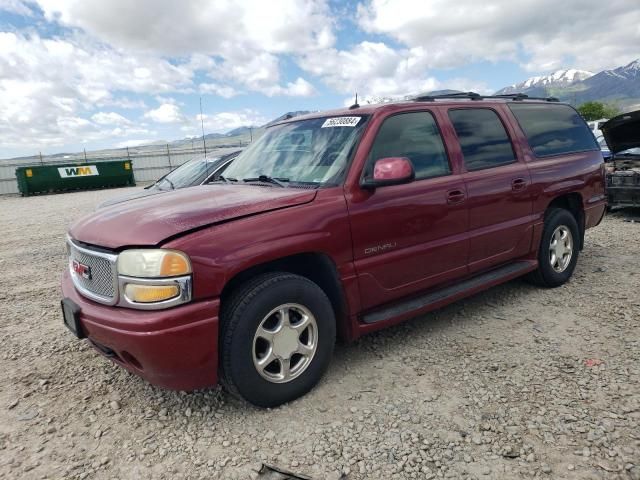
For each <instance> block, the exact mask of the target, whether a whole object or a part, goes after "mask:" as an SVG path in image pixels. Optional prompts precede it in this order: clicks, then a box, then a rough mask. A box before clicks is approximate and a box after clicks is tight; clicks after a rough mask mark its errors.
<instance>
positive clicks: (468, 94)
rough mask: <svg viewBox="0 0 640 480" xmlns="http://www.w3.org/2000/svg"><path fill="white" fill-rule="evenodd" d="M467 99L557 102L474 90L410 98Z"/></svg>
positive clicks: (552, 99)
mask: <svg viewBox="0 0 640 480" xmlns="http://www.w3.org/2000/svg"><path fill="white" fill-rule="evenodd" d="M448 98H450V99H469V100H485V99H493V98H502V99H506V100H513V101H514V102H518V101H522V100H543V101H545V102H559V101H560V100H559V99H557V98H556V97H530V96H529V95H527V94H525V93H509V94H504V95H480V94H479V93H476V92H458V93H445V94H442V95H420V96H419V97H415V98H413V99H412V100H413V101H414V102H434V101H436V100H443V99H448Z"/></svg>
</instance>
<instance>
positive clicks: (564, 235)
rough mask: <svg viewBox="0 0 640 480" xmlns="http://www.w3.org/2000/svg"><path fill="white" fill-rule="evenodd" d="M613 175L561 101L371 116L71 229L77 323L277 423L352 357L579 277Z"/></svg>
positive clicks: (70, 282) (282, 127) (136, 365)
mask: <svg viewBox="0 0 640 480" xmlns="http://www.w3.org/2000/svg"><path fill="white" fill-rule="evenodd" d="M605 206H606V198H605V191H604V163H603V158H602V154H601V152H600V148H599V146H598V144H597V143H596V141H595V138H594V136H593V134H592V133H591V131H590V130H589V128H588V127H587V125H586V124H585V122H584V120H583V119H582V118H581V117H580V115H579V114H578V113H577V112H576V111H575V109H573V108H572V107H571V106H569V105H566V104H562V103H559V102H558V101H556V100H555V99H530V98H528V97H527V96H526V95H521V94H518V95H513V96H501V97H482V96H480V95H478V94H475V93H464V94H451V95H443V96H421V97H418V98H416V99H414V100H412V101H405V102H401V103H389V104H383V105H366V106H362V107H360V106H359V105H357V104H356V105H353V106H351V107H350V108H345V109H340V110H334V111H328V112H319V113H314V114H310V115H306V116H302V117H296V118H293V119H289V120H285V121H283V122H280V123H278V124H276V125H273V126H270V127H269V128H267V129H266V131H265V133H264V135H263V136H262V137H261V138H260V139H258V140H257V141H255V142H254V143H252V144H251V145H250V146H249V147H247V149H246V150H244V151H243V152H242V153H241V154H240V155H238V157H237V158H236V159H235V160H234V161H233V163H232V164H231V165H229V166H228V167H227V169H226V170H225V171H224V172H223V175H219V176H218V178H217V179H216V180H215V181H213V182H209V183H207V184H205V185H201V186H198V187H194V188H185V189H181V190H172V191H170V192H166V193H164V194H163V195H157V196H152V197H146V198H139V199H134V200H131V201H127V202H123V203H120V204H116V205H112V206H107V207H104V208H102V209H100V210H97V211H95V212H93V213H92V214H90V215H88V216H86V217H84V218H82V219H80V220H78V221H77V222H76V223H75V224H74V225H73V226H72V227H71V229H70V230H69V234H68V238H67V247H68V251H69V265H68V268H67V269H65V272H64V274H63V278H62V291H63V296H64V299H63V300H62V310H63V319H64V323H65V324H66V326H67V327H68V328H69V329H70V330H71V331H72V332H73V333H74V334H75V335H76V336H77V337H78V338H86V339H88V340H89V341H90V342H91V344H92V345H93V346H94V347H95V348H96V350H97V351H98V352H100V353H102V354H103V355H105V356H106V357H108V358H110V359H111V360H112V361H114V362H116V363H117V364H119V365H121V366H123V367H124V368H126V369H128V370H130V371H131V372H134V373H136V374H138V375H140V376H142V377H144V378H145V379H147V380H148V381H150V382H151V383H154V384H156V385H159V386H162V387H166V388H172V389H179V390H193V389H197V388H204V387H209V386H212V385H215V384H216V383H217V382H218V381H220V382H221V383H222V384H223V385H224V386H225V387H226V389H227V390H228V391H229V392H231V393H232V394H235V395H237V396H239V397H242V398H244V399H246V400H248V401H249V402H251V403H253V404H255V405H259V406H263V407H272V406H276V405H280V404H282V403H284V402H288V401H290V400H293V399H295V398H297V397H299V396H301V395H304V394H305V393H306V392H308V391H309V390H310V389H311V388H313V386H314V385H316V383H317V382H318V381H319V379H320V378H321V377H322V375H323V373H324V372H325V371H326V369H327V367H328V365H329V362H330V359H331V356H332V352H333V347H334V343H335V341H336V338H337V337H339V338H342V339H344V340H347V341H349V340H354V339H357V338H358V337H360V336H361V335H364V334H366V333H368V332H372V331H375V330H378V329H381V328H384V327H388V326H390V325H394V324H396V323H398V322H401V321H403V320H406V319H408V318H411V317H415V316H417V315H420V314H424V313H425V312H428V311H431V310H434V309H436V308H440V307H442V306H444V305H446V304H449V303H451V302H453V301H456V300H458V299H461V298H464V297H467V296H469V295H472V294H475V293H478V292H480V291H482V290H484V289H487V288H489V287H492V286H494V285H498V284H500V283H502V282H506V281H509V280H511V279H514V278H517V277H520V276H523V275H527V276H528V278H530V280H531V281H533V282H534V283H536V284H537V285H540V286H543V287H548V288H549V287H558V286H560V285H562V284H564V283H565V282H567V281H568V280H569V278H570V277H571V275H572V273H573V271H574V268H575V266H576V262H577V261H578V255H579V252H580V250H581V249H582V248H583V244H584V238H585V236H584V233H585V230H586V229H588V228H590V227H594V226H596V225H598V223H599V222H600V221H601V220H602V218H603V216H604V211H605Z"/></svg>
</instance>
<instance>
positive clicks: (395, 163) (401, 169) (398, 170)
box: [360, 157, 416, 188]
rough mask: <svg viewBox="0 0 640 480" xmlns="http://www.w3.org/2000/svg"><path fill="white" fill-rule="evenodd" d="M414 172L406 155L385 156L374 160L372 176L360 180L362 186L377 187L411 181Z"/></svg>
mask: <svg viewBox="0 0 640 480" xmlns="http://www.w3.org/2000/svg"><path fill="white" fill-rule="evenodd" d="M415 176H416V174H415V171H414V170H413V165H412V164H411V160H409V159H408V158H406V157H387V158H381V159H379V160H376V163H375V165H374V166H373V177H372V178H365V179H363V180H362V181H361V182H360V186H361V187H362V188H377V187H384V186H387V185H400V184H402V183H409V182H412V181H413V179H414V178H415Z"/></svg>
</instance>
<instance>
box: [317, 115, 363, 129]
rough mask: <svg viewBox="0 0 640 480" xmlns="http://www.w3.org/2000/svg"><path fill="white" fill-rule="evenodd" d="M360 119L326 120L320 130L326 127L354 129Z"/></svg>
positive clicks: (338, 118)
mask: <svg viewBox="0 0 640 480" xmlns="http://www.w3.org/2000/svg"><path fill="white" fill-rule="evenodd" d="M361 118H362V117H334V118H327V119H326V120H325V121H324V123H323V124H322V127H320V128H328V127H355V126H356V125H357V124H358V122H359V121H360V119H361Z"/></svg>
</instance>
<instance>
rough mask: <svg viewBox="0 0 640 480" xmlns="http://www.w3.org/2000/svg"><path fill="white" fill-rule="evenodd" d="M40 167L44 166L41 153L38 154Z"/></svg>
mask: <svg viewBox="0 0 640 480" xmlns="http://www.w3.org/2000/svg"><path fill="white" fill-rule="evenodd" d="M40 165H44V161H43V160H42V152H40Z"/></svg>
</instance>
